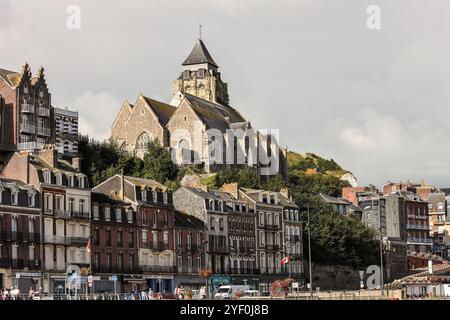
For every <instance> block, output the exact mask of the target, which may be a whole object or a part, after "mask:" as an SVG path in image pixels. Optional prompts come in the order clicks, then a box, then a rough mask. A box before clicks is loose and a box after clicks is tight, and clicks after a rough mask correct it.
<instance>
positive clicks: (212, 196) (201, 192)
mask: <svg viewBox="0 0 450 320" xmlns="http://www.w3.org/2000/svg"><path fill="white" fill-rule="evenodd" d="M182 188H184V189H186V190H188V191H190V192H192V193H193V194H195V195H197V196H199V197H201V198H203V199H215V200H220V197H218V196H216V195H215V194H213V193H211V192H207V191H205V190H202V189H199V188H189V187H182Z"/></svg>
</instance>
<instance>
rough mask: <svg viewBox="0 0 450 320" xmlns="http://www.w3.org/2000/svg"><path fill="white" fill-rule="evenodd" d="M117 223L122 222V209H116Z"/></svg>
mask: <svg viewBox="0 0 450 320" xmlns="http://www.w3.org/2000/svg"><path fill="white" fill-rule="evenodd" d="M116 221H117V222H122V209H120V208H117V209H116Z"/></svg>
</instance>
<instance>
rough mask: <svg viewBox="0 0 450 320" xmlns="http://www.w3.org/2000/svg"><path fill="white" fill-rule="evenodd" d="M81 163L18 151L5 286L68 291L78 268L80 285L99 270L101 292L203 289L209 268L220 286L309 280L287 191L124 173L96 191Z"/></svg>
mask: <svg viewBox="0 0 450 320" xmlns="http://www.w3.org/2000/svg"><path fill="white" fill-rule="evenodd" d="M79 167H80V161H79V159H77V158H74V159H73V161H72V163H69V162H67V161H65V160H62V159H60V158H58V154H57V150H56V149H55V148H54V147H53V146H51V145H46V146H44V148H43V149H42V150H39V151H35V152H25V151H23V152H16V153H14V155H13V156H12V157H11V159H10V161H9V162H8V164H7V165H6V167H5V168H4V170H3V172H2V176H1V178H0V287H7V288H9V287H12V286H18V287H19V289H20V290H21V291H22V292H23V291H24V290H28V289H29V287H31V286H33V287H34V288H35V289H39V288H40V287H42V288H43V290H44V291H46V292H52V293H63V292H65V291H66V289H71V288H73V286H72V285H73V283H72V282H71V278H70V277H69V275H70V273H71V272H72V271H73V270H75V269H76V270H78V271H77V273H78V274H79V275H81V280H80V282H81V283H80V290H82V291H84V290H87V289H88V288H87V286H88V282H87V278H88V277H87V276H88V275H92V277H91V280H92V282H93V283H91V284H90V285H91V287H92V289H91V290H95V292H112V291H117V292H130V291H135V290H143V289H147V288H151V289H152V290H153V291H155V292H163V291H166V292H172V291H173V290H174V288H175V287H176V286H183V287H190V288H193V289H194V288H200V287H201V286H204V285H205V279H203V278H201V277H200V275H199V273H200V271H202V270H205V269H208V270H211V271H212V273H213V274H212V277H211V279H210V283H211V285H212V286H211V287H212V289H217V287H218V286H220V285H221V284H226V283H242V284H244V283H247V284H249V285H252V286H254V287H256V288H260V289H261V290H269V286H270V283H271V282H272V281H273V280H277V279H282V278H285V277H287V276H289V275H290V276H291V277H292V278H294V279H295V280H296V281H300V282H301V281H303V274H304V272H303V258H302V254H303V247H302V222H301V221H300V217H299V212H298V207H297V206H296V205H295V204H294V203H293V202H292V201H291V199H290V198H289V195H288V192H287V190H283V191H281V192H268V191H264V190H251V189H244V188H239V187H238V186H237V185H236V184H230V185H226V186H224V188H223V190H221V191H209V190H202V189H196V188H188V187H181V188H180V189H178V190H177V191H176V192H174V193H172V192H171V191H170V190H168V189H167V188H166V187H165V186H164V185H162V184H159V183H157V182H155V181H153V180H149V179H144V178H137V177H129V176H123V175H115V176H113V177H111V178H110V179H108V180H106V181H104V182H103V183H101V184H100V185H98V186H96V187H95V188H93V189H92V190H91V189H90V187H89V185H88V181H87V178H86V176H85V175H83V174H82V173H81V172H80V170H79ZM89 249H90V250H89ZM287 255H288V256H290V258H291V262H290V263H288V264H287V265H284V266H283V265H282V263H281V261H282V259H283V258H284V257H285V256H287ZM74 268H75V269H74Z"/></svg>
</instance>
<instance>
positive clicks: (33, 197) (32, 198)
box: [28, 193, 36, 207]
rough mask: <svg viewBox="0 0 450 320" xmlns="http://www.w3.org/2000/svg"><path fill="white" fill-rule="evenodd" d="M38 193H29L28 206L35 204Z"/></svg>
mask: <svg viewBox="0 0 450 320" xmlns="http://www.w3.org/2000/svg"><path fill="white" fill-rule="evenodd" d="M35 200H36V195H35V194H34V193H28V206H29V207H34V206H35Z"/></svg>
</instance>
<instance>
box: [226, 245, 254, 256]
mask: <svg viewBox="0 0 450 320" xmlns="http://www.w3.org/2000/svg"><path fill="white" fill-rule="evenodd" d="M231 251H233V252H235V253H241V254H253V253H255V249H253V248H244V247H239V248H231Z"/></svg>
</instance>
